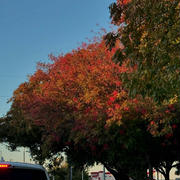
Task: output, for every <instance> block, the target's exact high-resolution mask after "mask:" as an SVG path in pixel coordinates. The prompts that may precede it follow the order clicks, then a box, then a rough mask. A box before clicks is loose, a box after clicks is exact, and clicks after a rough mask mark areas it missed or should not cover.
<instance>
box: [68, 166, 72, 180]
mask: <svg viewBox="0 0 180 180" xmlns="http://www.w3.org/2000/svg"><path fill="white" fill-rule="evenodd" d="M69 180H72V166H70V176H69Z"/></svg>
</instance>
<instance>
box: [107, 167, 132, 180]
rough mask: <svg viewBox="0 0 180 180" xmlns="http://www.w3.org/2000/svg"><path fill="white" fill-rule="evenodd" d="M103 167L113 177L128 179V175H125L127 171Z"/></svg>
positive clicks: (121, 179) (122, 179) (120, 179)
mask: <svg viewBox="0 0 180 180" xmlns="http://www.w3.org/2000/svg"><path fill="white" fill-rule="evenodd" d="M105 167H106V169H107V170H108V171H109V172H110V173H111V174H112V175H113V176H114V178H115V179H116V180H129V176H128V175H127V173H125V172H124V170H122V169H120V170H118V171H116V170H114V169H112V168H109V167H107V166H105Z"/></svg>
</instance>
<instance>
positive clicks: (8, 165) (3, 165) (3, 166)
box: [0, 164, 11, 168]
mask: <svg viewBox="0 0 180 180" xmlns="http://www.w3.org/2000/svg"><path fill="white" fill-rule="evenodd" d="M10 166H11V165H10V164H0V168H8V167H10Z"/></svg>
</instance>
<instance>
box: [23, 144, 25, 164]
mask: <svg viewBox="0 0 180 180" xmlns="http://www.w3.org/2000/svg"><path fill="white" fill-rule="evenodd" d="M23 162H24V163H25V147H24V151H23Z"/></svg>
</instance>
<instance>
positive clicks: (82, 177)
mask: <svg viewBox="0 0 180 180" xmlns="http://www.w3.org/2000/svg"><path fill="white" fill-rule="evenodd" d="M82 180H84V173H83V170H82Z"/></svg>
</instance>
